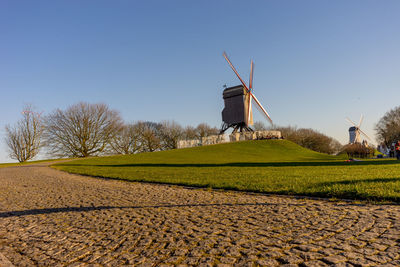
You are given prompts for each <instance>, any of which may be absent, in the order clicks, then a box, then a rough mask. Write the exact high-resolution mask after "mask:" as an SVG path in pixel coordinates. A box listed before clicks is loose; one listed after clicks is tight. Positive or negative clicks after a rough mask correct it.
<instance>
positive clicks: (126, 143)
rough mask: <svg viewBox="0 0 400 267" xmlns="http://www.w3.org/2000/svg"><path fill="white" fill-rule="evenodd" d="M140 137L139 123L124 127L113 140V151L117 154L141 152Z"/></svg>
mask: <svg viewBox="0 0 400 267" xmlns="http://www.w3.org/2000/svg"><path fill="white" fill-rule="evenodd" d="M140 137H141V136H140V131H139V125H138V123H135V124H127V125H124V126H123V127H121V130H120V131H119V132H118V133H117V134H116V136H115V137H114V138H113V139H112V140H111V143H110V145H111V150H112V152H114V153H117V154H134V153H137V152H140V150H141V142H140Z"/></svg>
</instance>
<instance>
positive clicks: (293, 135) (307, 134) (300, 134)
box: [253, 122, 343, 154]
mask: <svg viewBox="0 0 400 267" xmlns="http://www.w3.org/2000/svg"><path fill="white" fill-rule="evenodd" d="M253 128H254V129H255V130H256V131H264V130H276V131H280V132H281V134H282V136H283V138H285V139H287V140H289V141H292V142H294V143H296V144H298V145H300V146H302V147H305V148H308V149H311V150H314V151H317V152H321V153H326V154H337V153H339V152H340V151H341V150H342V148H343V146H342V144H341V143H340V142H339V141H337V140H336V139H334V138H332V137H329V136H327V135H325V134H323V133H320V132H318V131H316V130H313V129H304V128H297V127H292V126H287V127H281V126H275V127H273V128H269V127H267V126H266V125H265V124H263V123H261V122H255V123H254V126H253Z"/></svg>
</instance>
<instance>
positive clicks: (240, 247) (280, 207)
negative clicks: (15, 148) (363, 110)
mask: <svg viewBox="0 0 400 267" xmlns="http://www.w3.org/2000/svg"><path fill="white" fill-rule="evenodd" d="M0 254H3V255H4V256H5V257H6V258H7V259H8V260H9V261H10V262H11V263H12V264H14V265H15V266H34V265H40V266H42V265H49V266H65V265H71V266H81V265H82V266H85V265H86V264H92V266H96V265H107V266H120V265H135V266H136V265H141V264H143V266H155V265H164V264H165V265H178V264H183V265H204V266H206V265H221V266H224V265H226V266H229V265H235V266H257V265H265V266H274V265H284V264H287V266H297V265H299V266H327V265H336V266H353V265H355V266H369V265H371V266H376V265H382V266H400V206H396V205H358V204H354V203H353V204H352V203H345V202H329V201H322V200H310V199H304V198H303V199H296V198H290V197H279V196H265V195H256V194H247V193H239V192H223V191H212V190H202V189H190V188H183V187H178V186H167V185H157V184H143V183H129V182H123V181H116V180H105V179H96V178H89V177H83V176H79V175H70V174H67V173H63V172H59V171H56V170H54V169H51V168H49V167H47V166H46V165H44V164H43V165H32V166H29V165H27V166H23V167H10V168H1V169H0Z"/></svg>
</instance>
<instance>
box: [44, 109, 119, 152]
mask: <svg viewBox="0 0 400 267" xmlns="http://www.w3.org/2000/svg"><path fill="white" fill-rule="evenodd" d="M45 125H46V134H45V137H46V138H45V140H46V145H47V146H48V148H49V153H50V154H53V155H57V156H69V157H88V156H91V155H98V154H100V153H102V152H103V151H104V150H105V149H106V147H107V146H108V145H109V144H110V142H111V140H112V139H113V138H114V137H115V136H116V134H117V133H118V132H119V131H120V129H121V127H122V120H121V117H120V116H119V113H118V112H117V111H115V110H110V109H109V108H108V106H107V105H105V104H89V103H83V102H81V103H78V104H75V105H72V106H70V107H69V108H67V109H66V110H65V111H64V110H60V109H57V110H55V111H54V112H53V113H51V114H50V115H48V116H47V118H46V122H45Z"/></svg>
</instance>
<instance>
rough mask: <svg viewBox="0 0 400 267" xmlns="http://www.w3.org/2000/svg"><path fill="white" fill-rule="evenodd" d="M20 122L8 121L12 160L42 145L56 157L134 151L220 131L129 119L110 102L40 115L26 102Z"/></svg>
mask: <svg viewBox="0 0 400 267" xmlns="http://www.w3.org/2000/svg"><path fill="white" fill-rule="evenodd" d="M22 115H23V117H22V119H21V120H20V121H18V122H17V123H16V124H15V125H14V126H9V125H8V126H6V144H7V146H8V148H9V155H10V157H11V158H12V159H16V160H18V161H19V162H24V161H27V160H30V159H32V158H34V157H35V156H36V155H37V154H38V153H39V150H40V148H45V149H46V150H47V153H49V154H50V155H52V156H56V157H88V156H95V155H105V154H133V153H139V152H153V151H159V150H167V149H174V148H176V145H177V141H178V140H179V139H183V138H187V139H194V138H200V137H204V136H208V135H214V134H217V133H218V129H217V128H213V127H210V126H209V125H207V124H205V123H201V124H199V125H198V126H197V127H191V126H188V127H186V128H184V127H182V126H181V125H179V124H178V123H176V122H174V121H163V122H161V123H155V122H143V121H139V122H135V123H128V124H126V123H124V122H123V120H122V118H121V117H120V115H119V112H117V111H115V110H111V109H110V108H109V107H108V106H107V105H105V104H89V103H78V104H75V105H72V106H70V107H69V108H67V109H66V110H61V109H57V110H55V111H54V112H52V113H51V114H49V115H47V116H40V114H38V113H36V112H34V110H33V108H32V107H29V106H28V107H26V108H25V110H24V111H23V113H22Z"/></svg>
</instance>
